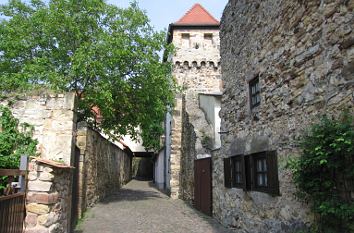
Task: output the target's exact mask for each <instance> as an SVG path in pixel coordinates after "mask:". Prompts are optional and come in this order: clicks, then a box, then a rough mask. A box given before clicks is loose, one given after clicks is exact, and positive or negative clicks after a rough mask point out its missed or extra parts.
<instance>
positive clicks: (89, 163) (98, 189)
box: [77, 123, 132, 217]
mask: <svg viewBox="0 0 354 233" xmlns="http://www.w3.org/2000/svg"><path fill="white" fill-rule="evenodd" d="M77 146H78V148H79V149H80V151H79V158H80V159H79V167H80V172H79V177H78V182H79V204H78V205H79V209H78V213H79V217H82V214H83V212H84V211H85V210H86V209H87V208H88V207H92V206H93V205H94V204H95V203H96V202H97V201H100V200H102V199H103V198H105V197H106V196H108V195H110V194H113V193H114V192H116V191H117V190H119V188H120V187H122V186H123V185H124V184H126V183H127V182H129V181H130V180H131V164H132V162H131V161H132V157H131V156H132V155H131V151H129V150H128V148H124V147H122V148H121V147H119V146H122V145H121V144H119V142H112V141H110V140H108V139H107V138H105V137H104V136H102V135H101V134H100V133H99V132H97V131H95V130H93V129H90V128H88V127H87V126H86V124H85V123H79V126H78V129H77Z"/></svg>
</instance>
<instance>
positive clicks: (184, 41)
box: [182, 33, 190, 48]
mask: <svg viewBox="0 0 354 233" xmlns="http://www.w3.org/2000/svg"><path fill="white" fill-rule="evenodd" d="M182 47H184V48H189V47H190V35H189V33H182Z"/></svg>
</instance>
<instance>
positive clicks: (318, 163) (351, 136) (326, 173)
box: [292, 113, 354, 233]
mask: <svg viewBox="0 0 354 233" xmlns="http://www.w3.org/2000/svg"><path fill="white" fill-rule="evenodd" d="M300 145H301V148H302V151H303V153H302V155H301V157H300V158H299V160H297V161H295V162H294V161H293V162H292V168H293V173H294V181H295V183H296V184H297V186H298V188H299V190H300V191H301V192H300V194H302V195H299V196H300V197H302V198H308V199H309V200H310V202H311V203H312V209H313V211H314V213H315V214H317V215H318V216H319V219H318V222H317V223H318V226H317V230H316V232H331V233H333V232H341V233H344V232H352V231H353V230H354V229H353V227H354V225H353V221H354V202H353V200H352V197H351V193H352V192H354V121H353V117H352V116H350V115H349V114H348V113H345V114H343V115H342V116H341V118H340V119H339V120H337V119H331V118H329V117H323V118H322V119H321V121H320V122H319V123H317V124H314V125H313V126H312V127H311V128H310V130H309V131H308V132H307V133H306V134H304V135H303V137H302V139H301V143H300Z"/></svg>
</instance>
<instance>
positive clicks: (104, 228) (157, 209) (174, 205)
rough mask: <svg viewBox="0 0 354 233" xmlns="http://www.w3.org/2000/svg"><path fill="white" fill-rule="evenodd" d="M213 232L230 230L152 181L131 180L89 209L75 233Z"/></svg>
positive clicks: (227, 231)
mask: <svg viewBox="0 0 354 233" xmlns="http://www.w3.org/2000/svg"><path fill="white" fill-rule="evenodd" d="M162 232H163V233H199V232H200V233H214V232H225V233H231V231H229V230H227V229H225V228H224V227H223V226H221V225H220V224H219V223H218V222H216V221H215V220H214V219H212V218H210V217H208V216H206V215H204V214H202V213H200V212H198V211H197V210H195V209H193V208H191V207H190V206H188V205H186V204H185V203H184V202H183V201H181V200H172V199H170V198H169V197H168V196H166V195H165V194H163V193H161V192H159V191H158V190H157V189H155V188H154V187H153V185H152V184H151V182H147V181H137V180H132V181H131V182H130V183H128V184H127V185H126V186H124V187H123V188H122V189H121V190H120V191H119V192H118V193H117V194H115V195H113V196H111V197H109V198H107V199H106V200H104V201H103V202H101V203H99V204H97V205H96V206H95V207H94V208H92V209H90V210H89V211H88V213H87V214H86V217H85V218H84V220H83V221H82V222H81V223H80V224H79V225H78V227H77V230H76V231H75V233H162Z"/></svg>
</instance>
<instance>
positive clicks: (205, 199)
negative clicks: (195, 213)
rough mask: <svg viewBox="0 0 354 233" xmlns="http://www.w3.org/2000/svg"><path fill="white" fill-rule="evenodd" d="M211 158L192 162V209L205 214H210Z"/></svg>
mask: <svg viewBox="0 0 354 233" xmlns="http://www.w3.org/2000/svg"><path fill="white" fill-rule="evenodd" d="M211 191H212V190H211V158H204V159H198V160H195V161H194V207H195V208H196V209H197V210H199V211H201V212H203V213H205V214H207V215H210V216H211V214H212V196H211Z"/></svg>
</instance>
